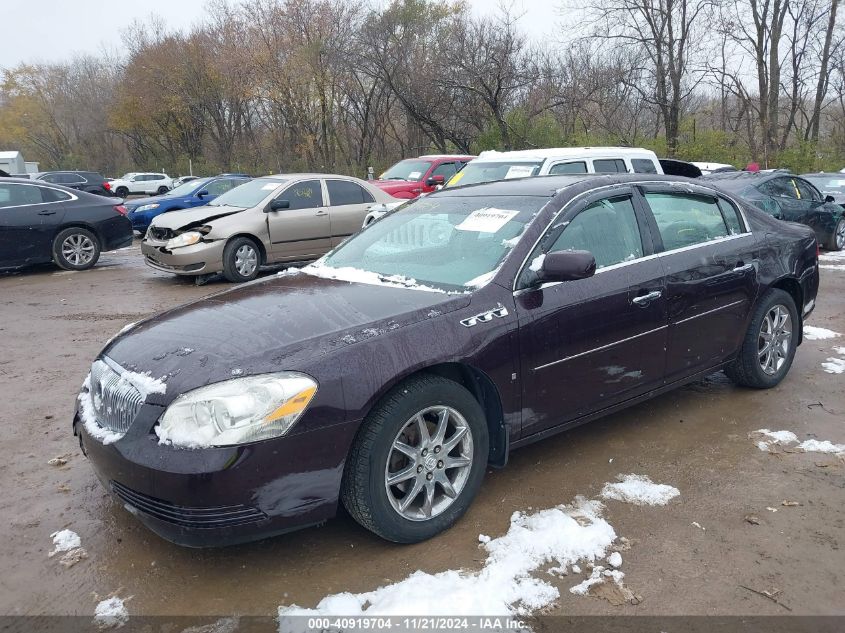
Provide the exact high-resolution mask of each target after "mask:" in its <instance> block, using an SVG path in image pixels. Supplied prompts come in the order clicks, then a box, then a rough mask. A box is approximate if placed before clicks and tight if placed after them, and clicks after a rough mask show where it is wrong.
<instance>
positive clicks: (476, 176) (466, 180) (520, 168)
mask: <svg viewBox="0 0 845 633" xmlns="http://www.w3.org/2000/svg"><path fill="white" fill-rule="evenodd" d="M542 166H543V161H541V160H538V161H513V162H505V161H491V162H487V163H484V162H479V161H478V159H475V160H474V161H472V162H471V163H468V164H467V166H466V167H464V168H463V169H462V170H461V171H459V172H458V173H457V174H455V175H454V176H452V178H451V179H450V180H449V182H448V183H446V187H457V186H459V185H475V184H477V183H480V182H492V181H494V180H507V179H508V178H525V177H526V176H536V175H537V174H538V173H540V167H542Z"/></svg>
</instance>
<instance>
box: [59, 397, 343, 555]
mask: <svg viewBox="0 0 845 633" xmlns="http://www.w3.org/2000/svg"><path fill="white" fill-rule="evenodd" d="M162 411H163V409H162V408H161V407H158V406H155V405H151V404H145V405H143V406H142V408H141V410H140V411H139V413H138V416H137V418H136V420H135V422H134V423H133V424H132V427H131V428H130V429H129V431H128V432H127V433H126V435H125V436H123V438H121V439H119V440H118V441H116V442H115V443H113V444H109V445H104V444H102V443H101V442H100V441H99V440H97V439H95V438H94V437H92V436H91V435H90V434H89V433H88V432H87V430H86V429H85V426H84V425H83V424H82V422H81V421H80V420H79V417H78V414H77V416H76V417H75V418H74V433H75V434H77V435H78V436H79V442H80V446H81V447H82V450H83V452H84V453H85V455H86V456H87V457H88V458H89V460H90V461H91V464H92V466H93V467H94V471H95V473H96V474H97V477H98V478H99V479H100V481H101V482H102V484H103V486H105V487H106V489H107V490H109V491H110V492H111V493H112V494H113V495H115V497H116V498H117V499H118V500H119V501H120V502H121V503H122V504H123V506H124V508H125V509H126V510H127V511H129V512H130V513H132V514H133V515H135V516H136V517H137V518H138V519H139V520H140V521H141V522H142V523H144V525H146V526H147V527H148V528H149V529H151V530H152V531H153V532H155V533H156V534H158V535H159V536H161V537H162V538H164V539H166V540H168V541H171V542H173V543H176V544H178V545H184V546H187V547H216V546H222V545H232V544H236V543H242V542H246V541H254V540H258V539H262V538H266V537H269V536H274V535H277V534H281V533H284V532H289V531H291V530H295V529H299V528H302V527H306V526H309V525H314V524H316V523H320V522H322V521H325V520H326V519H329V518H331V517H333V516H334V515H335V512H336V510H337V502H338V495H339V491H340V481H341V477H342V474H343V465H344V460H345V455H338V454H337V450H336V447H337V446H338V445H341V446H344V445H346V446H348V445H349V443H350V442H351V441H352V438H353V436H354V434H355V430H356V429H357V426H358V425H357V423H342V424H337V425H334V426H332V427H329V428H326V429H320V430H317V431H308V432H302V433H293V434H292V435H290V436H286V437H283V438H277V439H273V440H266V441H263V442H257V443H254V444H249V445H244V446H235V447H223V448H210V449H197V450H190V449H177V448H173V447H172V446H163V445H160V444H159V443H158V437H157V436H156V435H155V434H154V433H153V432H152V428H153V425H154V424H155V422H156V420H157V419H158V417H159V416H160V415H161V413H162Z"/></svg>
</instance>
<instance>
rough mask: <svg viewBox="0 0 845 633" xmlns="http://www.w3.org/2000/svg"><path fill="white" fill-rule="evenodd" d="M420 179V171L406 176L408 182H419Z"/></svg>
mask: <svg viewBox="0 0 845 633" xmlns="http://www.w3.org/2000/svg"><path fill="white" fill-rule="evenodd" d="M420 178H422V172H421V171H412V172H411V173H410V174H408V180H419V179H420Z"/></svg>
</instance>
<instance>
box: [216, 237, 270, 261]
mask: <svg viewBox="0 0 845 633" xmlns="http://www.w3.org/2000/svg"><path fill="white" fill-rule="evenodd" d="M239 237H245V238H247V239H250V240H252V241H253V242H255V245H256V246H257V247H258V254H259V255H260V256H261V263H262V264H266V263H267V249H266V248H265V247H264V242H262V241H261V240H260V239H258V237H256V236H255V235H253V234H252V233H243V232H241V233H235V234H234V235H230V236H229V237H227V238H226V246H228V245H229V242H231V241H232V240H236V239H238V238H239ZM224 248H225V246H224Z"/></svg>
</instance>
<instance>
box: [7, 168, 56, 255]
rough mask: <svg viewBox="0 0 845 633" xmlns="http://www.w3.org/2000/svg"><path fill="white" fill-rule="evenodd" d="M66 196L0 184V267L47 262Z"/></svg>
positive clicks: (34, 186) (45, 189)
mask: <svg viewBox="0 0 845 633" xmlns="http://www.w3.org/2000/svg"><path fill="white" fill-rule="evenodd" d="M70 199H71V196H70V194H68V193H66V192H64V191H61V190H59V189H53V188H52V187H41V186H38V185H28V184H20V183H11V182H9V183H6V182H2V181H0V266H20V265H23V264H27V263H36V262H43V261H49V260H50V259H51V257H52V247H53V237H54V236H55V233H56V231H57V230H58V227H59V225H60V224H61V222H62V218H63V217H64V214H65V208H64V205H63V204H62V202H63V201H65V200H70Z"/></svg>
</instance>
